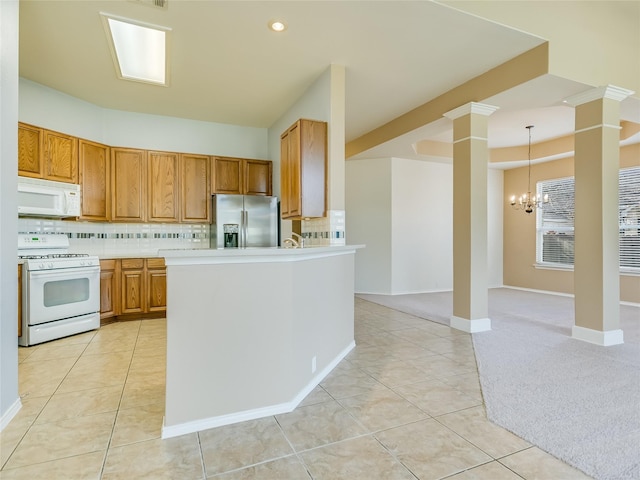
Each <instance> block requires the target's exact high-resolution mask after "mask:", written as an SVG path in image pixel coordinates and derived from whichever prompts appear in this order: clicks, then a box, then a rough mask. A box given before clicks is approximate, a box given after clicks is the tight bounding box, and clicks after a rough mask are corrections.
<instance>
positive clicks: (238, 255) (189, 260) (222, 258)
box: [158, 245, 364, 265]
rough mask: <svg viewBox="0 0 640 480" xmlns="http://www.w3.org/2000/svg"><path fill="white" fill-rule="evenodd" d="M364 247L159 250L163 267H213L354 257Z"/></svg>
mask: <svg viewBox="0 0 640 480" xmlns="http://www.w3.org/2000/svg"><path fill="white" fill-rule="evenodd" d="M360 248H364V245H335V246H319V247H305V248H282V247H272V248H219V249H211V248H200V249H167V250H159V251H158V256H160V257H164V258H165V263H166V264H167V265H201V264H215V263H262V262H287V261H293V262H295V261H301V260H308V259H312V258H322V257H329V256H333V255H346V254H350V253H355V251H356V250H358V249H360Z"/></svg>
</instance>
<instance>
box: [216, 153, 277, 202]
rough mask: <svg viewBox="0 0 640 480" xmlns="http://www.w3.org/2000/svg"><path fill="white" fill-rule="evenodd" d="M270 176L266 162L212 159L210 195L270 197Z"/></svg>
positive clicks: (271, 168)
mask: <svg viewBox="0 0 640 480" xmlns="http://www.w3.org/2000/svg"><path fill="white" fill-rule="evenodd" d="M272 175H273V164H272V162H270V161H268V160H253V159H246V158H230V157H213V172H212V181H211V190H212V192H211V193H234V194H238V195H271V193H272V190H271V188H272V178H271V177H272Z"/></svg>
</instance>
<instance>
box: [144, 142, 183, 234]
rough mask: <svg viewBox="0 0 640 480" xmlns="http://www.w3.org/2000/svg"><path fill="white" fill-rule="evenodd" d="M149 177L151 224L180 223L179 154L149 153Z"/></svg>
mask: <svg viewBox="0 0 640 480" xmlns="http://www.w3.org/2000/svg"><path fill="white" fill-rule="evenodd" d="M147 156H148V160H147V162H148V163H147V175H148V178H149V181H148V187H147V188H148V189H149V197H148V202H149V203H148V208H149V210H148V212H149V213H148V215H147V220H148V221H149V222H163V223H174V222H177V221H178V215H179V211H178V201H179V199H180V196H179V193H178V186H179V185H180V183H179V182H178V172H179V166H178V158H179V155H178V154H177V153H167V152H148V154H147Z"/></svg>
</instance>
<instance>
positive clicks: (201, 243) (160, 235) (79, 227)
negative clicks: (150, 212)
mask: <svg viewBox="0 0 640 480" xmlns="http://www.w3.org/2000/svg"><path fill="white" fill-rule="evenodd" d="M209 227H210V226H209V224H166V223H160V224H149V223H97V222H96V223H93V222H69V221H62V220H48V219H30V218H19V219H18V232H19V233H29V234H34V235H47V234H64V235H67V237H69V248H70V250H71V251H72V252H73V251H75V252H81V253H91V254H97V255H99V254H101V253H103V254H104V253H113V254H115V253H119V252H120V253H131V251H136V252H147V253H153V251H157V250H158V249H161V248H209Z"/></svg>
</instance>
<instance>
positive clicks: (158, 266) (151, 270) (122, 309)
mask: <svg viewBox="0 0 640 480" xmlns="http://www.w3.org/2000/svg"><path fill="white" fill-rule="evenodd" d="M166 309H167V267H166V266H165V263H164V258H122V259H109V260H100V320H105V319H109V318H113V317H120V318H122V319H126V318H127V317H128V316H129V315H132V318H140V316H145V315H148V314H157V313H158V312H164V311H166ZM155 316H157V315H155Z"/></svg>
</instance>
